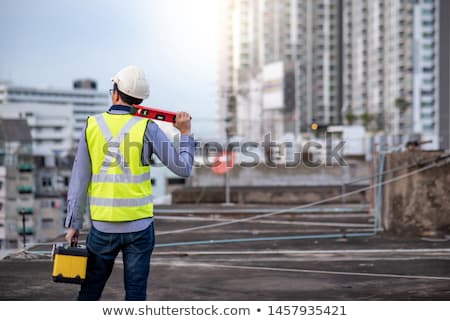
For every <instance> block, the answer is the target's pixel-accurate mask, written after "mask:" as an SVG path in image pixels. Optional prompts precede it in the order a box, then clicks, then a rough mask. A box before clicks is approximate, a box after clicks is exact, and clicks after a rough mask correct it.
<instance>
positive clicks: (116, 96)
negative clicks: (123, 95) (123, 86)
mask: <svg viewBox="0 0 450 321" xmlns="http://www.w3.org/2000/svg"><path fill="white" fill-rule="evenodd" d="M112 99H113V102H114V103H117V102H118V101H119V92H118V91H117V90H114V92H113V94H112Z"/></svg>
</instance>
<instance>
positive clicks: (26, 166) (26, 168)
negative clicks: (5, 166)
mask: <svg viewBox="0 0 450 321" xmlns="http://www.w3.org/2000/svg"><path fill="white" fill-rule="evenodd" d="M17 169H18V170H19V172H21V173H24V172H32V171H33V164H19V166H17Z"/></svg>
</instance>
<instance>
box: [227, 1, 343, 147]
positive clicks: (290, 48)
mask: <svg viewBox="0 0 450 321" xmlns="http://www.w3.org/2000/svg"><path fill="white" fill-rule="evenodd" d="M222 6H223V8H222V9H223V10H222V11H221V12H222V14H221V18H222V20H221V22H220V24H221V29H220V30H221V39H222V40H221V41H220V43H221V47H220V63H221V65H220V72H219V92H220V96H219V97H220V99H219V100H220V108H219V110H220V116H221V118H225V117H226V115H227V113H228V114H229V116H231V117H230V118H231V122H230V123H231V125H230V126H231V127H232V129H233V130H232V131H233V132H234V133H235V134H236V135H238V136H242V137H245V138H250V139H254V138H260V137H261V136H262V135H263V134H265V133H268V132H270V133H272V136H273V137H275V138H277V139H279V138H281V137H282V136H284V135H286V134H288V133H291V134H292V133H294V134H298V133H299V132H300V131H307V130H308V129H309V126H310V124H311V122H312V121H313V120H314V121H317V122H319V123H320V124H339V123H340V122H341V112H340V109H341V106H342V103H341V101H342V96H341V92H342V90H341V87H342V77H341V74H342V73H341V72H340V71H341V63H340V60H341V59H342V50H341V41H340V34H341V33H340V30H341V24H342V15H341V1H332V0H319V1H312V0H234V1H222ZM222 130H224V128H223V127H222Z"/></svg>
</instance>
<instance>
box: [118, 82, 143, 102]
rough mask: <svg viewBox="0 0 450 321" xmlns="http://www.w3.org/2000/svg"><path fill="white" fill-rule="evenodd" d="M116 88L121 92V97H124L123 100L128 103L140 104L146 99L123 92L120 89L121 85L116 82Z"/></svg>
mask: <svg viewBox="0 0 450 321" xmlns="http://www.w3.org/2000/svg"><path fill="white" fill-rule="evenodd" d="M114 90H115V91H116V90H117V92H118V93H119V97H120V99H122V101H123V102H124V103H126V104H128V105H139V104H140V103H142V102H143V101H144V100H143V99H139V98H134V97H131V96H129V95H127V94H124V93H123V92H121V91H120V90H119V87H117V84H114Z"/></svg>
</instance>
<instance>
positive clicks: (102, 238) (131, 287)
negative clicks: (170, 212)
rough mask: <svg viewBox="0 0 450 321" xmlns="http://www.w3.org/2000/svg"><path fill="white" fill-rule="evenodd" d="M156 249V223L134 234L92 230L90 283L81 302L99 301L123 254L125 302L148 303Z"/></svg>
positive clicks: (82, 291)
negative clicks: (138, 301)
mask: <svg viewBox="0 0 450 321" xmlns="http://www.w3.org/2000/svg"><path fill="white" fill-rule="evenodd" d="M154 246H155V231H154V227H153V223H152V224H150V226H149V227H148V228H146V229H145V230H143V231H139V232H133V233H103V232H100V231H98V230H96V229H95V228H94V227H91V230H90V232H89V235H88V237H87V249H88V253H89V257H88V262H87V271H86V280H85V281H84V282H83V283H82V284H81V289H80V292H79V294H78V300H80V301H93V300H99V299H100V297H101V295H102V292H103V289H104V287H105V284H106V281H108V278H109V276H110V275H111V272H112V270H113V266H114V260H115V259H116V257H117V255H118V254H119V252H120V251H122V256H123V278H124V284H125V300H134V301H136V300H140V301H143V300H146V298H147V280H148V276H149V273H150V256H151V255H152V251H153V248H154Z"/></svg>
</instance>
